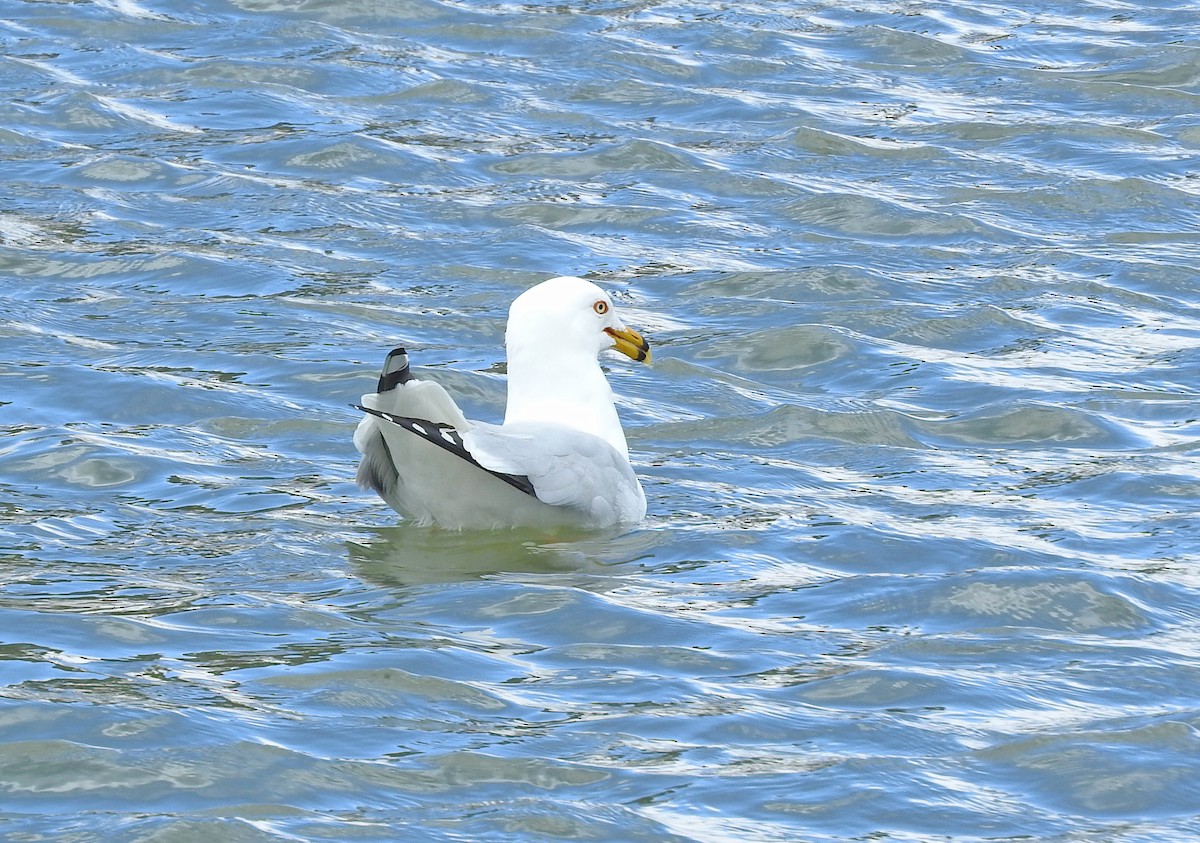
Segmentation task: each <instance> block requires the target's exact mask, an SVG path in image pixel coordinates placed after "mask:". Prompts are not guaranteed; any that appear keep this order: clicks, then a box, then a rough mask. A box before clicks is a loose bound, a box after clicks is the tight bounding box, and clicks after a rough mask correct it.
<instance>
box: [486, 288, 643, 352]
mask: <svg viewBox="0 0 1200 843" xmlns="http://www.w3.org/2000/svg"><path fill="white" fill-rule="evenodd" d="M504 342H505V345H507V346H508V350H509V355H510V356H511V355H512V353H513V351H514V350H516V351H518V353H519V352H520V351H521V350H522V349H523V348H524V347H526V346H529V345H530V344H534V345H536V346H538V347H539V348H541V349H542V353H543V354H545V353H550V354H557V353H572V352H575V351H583V352H586V353H587V354H590V355H591V356H592V357H595V356H597V355H598V354H599V353H600V352H601V351H603V350H604V349H606V348H615V349H616V350H617V351H620V352H621V353H622V354H626V355H628V356H629V357H631V358H633V359H634V360H637V361H639V362H644V361H647V360H649V359H650V345H649V344H648V343H647V342H646V341H645V340H644V339H642V335H641V334H639V333H638V332H637V331H633V330H630V329H629V328H626V327H625V325H624V323H622V322H621V320H620V318H619V317H618V316H617V313H616V310H615V308H613V303H612V299H611V298H609V296H608V293H606V292H604V291H603V290H601V289H600V288H599V287H597V286H596V285H595V284H593V283H592V282H591V281H586V280H584V279H583V278H573V277H571V276H568V275H564V276H561V277H559V278H551V279H550V280H549V281H543V282H542V283H541V284H538V285H537V286H536V287H530V288H529V289H528V290H526V291H525V292H524V293H522V294H521V295H519V296H517V298H516V300H514V301H513V303H512V306H511V307H509V309H508V330H507V332H506V334H505V338H504Z"/></svg>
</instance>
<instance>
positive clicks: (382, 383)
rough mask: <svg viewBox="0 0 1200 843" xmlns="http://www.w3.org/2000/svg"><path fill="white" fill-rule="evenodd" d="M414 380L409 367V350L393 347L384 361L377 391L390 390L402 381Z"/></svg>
mask: <svg viewBox="0 0 1200 843" xmlns="http://www.w3.org/2000/svg"><path fill="white" fill-rule="evenodd" d="M411 380H414V378H413V373H412V371H411V370H410V369H409V368H408V352H407V351H405V350H404V348H403V347H400V348H393V349H392V350H391V351H389V352H388V356H387V359H386V360H384V361H383V372H382V373H381V374H380V375H379V383H378V384H377V385H376V387H375V391H376V392H390V391H391V390H393V389H395V388H396V387H398V386H399V385H400V384H402V383H408V382H409V381H411Z"/></svg>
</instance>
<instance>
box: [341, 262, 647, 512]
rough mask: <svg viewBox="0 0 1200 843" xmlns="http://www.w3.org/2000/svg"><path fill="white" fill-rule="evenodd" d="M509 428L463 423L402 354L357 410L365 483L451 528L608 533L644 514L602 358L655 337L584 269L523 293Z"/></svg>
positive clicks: (637, 351) (511, 335)
mask: <svg viewBox="0 0 1200 843" xmlns="http://www.w3.org/2000/svg"><path fill="white" fill-rule="evenodd" d="M504 344H505V347H506V351H507V356H508V402H507V405H506V408H505V413H504V423H503V424H499V425H496V424H488V423H486V422H481V421H474V420H469V419H467V418H466V417H465V416H464V415H463V413H462V411H461V410H460V409H459V408H458V405H457V404H455V403H454V400H453V399H452V398H451V397H450V395H449V393H447V392H446V390H445V389H444V388H442V386H441V385H440V384H438V383H436V382H435V381H432V380H426V379H423V378H417V377H415V376H414V375H413V374H412V372H411V371H410V369H409V361H408V354H407V352H406V351H405V350H404V349H403V348H397V349H395V350H394V351H392V352H391V353H390V354H389V355H388V357H387V360H386V361H385V363H384V366H383V373H382V374H381V375H380V377H379V384H378V386H377V387H376V391H375V392H373V393H369V394H367V395H364V396H363V397H362V403H361V405H358V404H356V405H354V406H355V408H356V409H359V410H362V411H363V412H364V413H365V414H366V415H365V416H364V417H363V419H362V421H360V422H359V425H358V429H357V430H356V431H355V433H354V444H355V447H357V448H358V450H359V452H360V453H361V454H362V460H361V462H360V464H359V468H358V477H357V479H358V484H359V485H360V486H362V487H363V488H369V489H374V490H375V491H376V492H377V493H378V494H379V496H380V497H381V498H383V500H384V501H385V502H386V503H387V504H388V505H389V506H391V507H392V509H394V510H396V511H397V512H399V513H400V514H401V515H402V516H404V517H405V518H406V519H408V520H410V521H412V522H414V523H416V524H420V525H438V526H440V527H446V528H450V529H503V528H512V527H583V528H606V527H614V526H617V525H632V524H636V523H638V522H639V521H641V520H642V519H643V518H644V517H645V515H646V496H645V493H644V492H643V491H642V487H641V484H640V483H638V479H637V475H635V474H634V471H633V468H632V466H630V464H629V446H628V444H627V443H626V441H625V432H624V430H622V428H621V421H620V419H619V418H618V417H617V410H616V407H615V406H614V404H613V393H612V388H611V387H610V386H609V385H608V380H607V379H606V378H605V376H604V371H603V370H602V369H601V368H600V362H599V359H598V358H599V355H600V353H601V352H602V351H604V350H605V349H615V350H617V351H619V352H621V353H622V354H624V355H626V356H628V357H629V358H631V359H633V360H637V361H639V362H645V361H649V359H650V346H649V344H648V343H647V342H646V340H644V339H643V338H642V335H641V334H640V333H638V332H637V331H635V330H633V329H631V328H628V327H626V326H625V324H624V323H623V322H622V321H621V319H620V318H619V317H618V316H617V313H616V310H615V308H614V307H613V303H612V299H611V298H609V296H608V294H607V293H605V292H604V291H603V290H602V289H600V288H599V287H597V286H596V285H595V284H593V283H591V282H590V281H586V280H584V279H582V278H573V277H569V276H563V277H559V278H551V279H550V280H549V281H543V282H542V283H541V284H538V285H536V286H534V287H531V288H530V289H528V290H526V291H525V292H524V293H522V294H521V295H520V296H518V297H517V298H516V299H515V300H514V301H513V303H512V305H511V307H510V308H509V311H508V327H507V329H506V331H505V335H504Z"/></svg>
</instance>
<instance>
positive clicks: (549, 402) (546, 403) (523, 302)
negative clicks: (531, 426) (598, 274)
mask: <svg viewBox="0 0 1200 843" xmlns="http://www.w3.org/2000/svg"><path fill="white" fill-rule="evenodd" d="M504 343H505V345H506V346H507V348H508V409H507V411H506V413H505V423H506V424H507V423H511V422H516V421H548V422H554V423H558V424H565V425H569V426H571V427H575V428H578V429H580V430H585V431H587V432H589V433H594V434H596V435H598V436H600V437H602V438H604V439H607V440H608V441H609V442H610V443H612V444H613V446H614V447H616V448H617V449H618V450H619V451H620V452H622V453H625V452H626V450H627V449H626V445H625V434H624V433H623V432H622V431H621V423H620V421H619V420H618V419H617V414H616V410H615V409H614V408H613V399H612V390H611V389H609V386H608V381H607V380H605V378H604V372H603V371H602V370H601V369H600V364H599V363H598V362H597V357H598V356H599V354H600V352H601V351H603V350H605V349H606V348H614V349H616V350H617V351H620V352H621V353H622V354H625V355H627V356H629V357H630V358H632V359H634V360H638V361H648V360H649V359H650V346H649V344H648V343H647V342H646V341H645V340H644V339H642V335H641V334H639V333H638V332H637V331H634V330H632V329H630V328H627V327H625V324H624V323H623V322H622V321H621V319H620V318H619V317H618V316H617V314H616V310H615V309H614V308H613V303H612V299H611V298H609V296H608V294H607V293H605V292H604V291H603V290H601V289H600V288H599V287H597V286H596V285H595V284H593V283H592V282H591V281H586V280H584V279H582V278H572V277H569V276H564V277H561V278H551V279H550V280H549V281H543V282H542V283H541V284H538V285H537V286H536V287H532V288H530V289H528V290H526V291H525V292H524V293H522V294H521V295H520V296H518V297H517V298H516V300H515V301H513V303H512V306H511V307H510V308H509V311H508V330H507V331H506V333H505V338H504Z"/></svg>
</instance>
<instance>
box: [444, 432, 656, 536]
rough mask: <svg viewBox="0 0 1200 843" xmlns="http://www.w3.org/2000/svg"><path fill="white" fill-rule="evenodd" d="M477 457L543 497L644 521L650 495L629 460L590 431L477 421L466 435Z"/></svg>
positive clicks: (596, 514)
mask: <svg viewBox="0 0 1200 843" xmlns="http://www.w3.org/2000/svg"><path fill="white" fill-rule="evenodd" d="M462 439H463V445H464V447H465V448H466V450H468V451H469V452H470V454H471V456H472V458H474V460H475V461H476V462H478V463H479V464H480V465H481V466H483V467H484V468H486V469H488V470H490V471H493V472H502V473H505V474H512V475H519V476H522V477H526V478H528V479H529V482H530V483H531V484H532V486H533V490H534V494H535V495H536V497H537V499H538V500H540V501H542V502H543V503H547V504H550V505H551V506H564V507H571V508H573V509H578V510H580V511H581V512H583V513H584V514H585V515H586V516H587V517H588V518H589V520H593V521H596V522H598V523H600V522H605V523H616V522H632V521H640V520H641V519H642V518H643V517H644V516H645V514H646V497H645V494H644V493H643V492H642V487H641V485H640V484H639V483H638V480H637V475H635V474H634V472H633V468H632V467H631V466H630V465H629V461H628V460H627V459H626V458H625V457H624V456H623V455H622V454H620V453H618V452H617V450H616V449H615V448H614V447H613V446H612V445H610V444H608V442H606V441H604V440H603V439H601V438H600V437H598V436H593V435H592V434H590V433H583V432H581V431H578V430H573V429H571V428H567V427H562V426H560V425H554V424H540V423H532V422H527V423H520V424H509V425H504V426H502V427H501V426H497V425H490V424H481V423H479V422H476V423H475V424H474V425H473V426H472V427H471V429H470V430H469V431H465V432H464V433H463V435H462Z"/></svg>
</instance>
